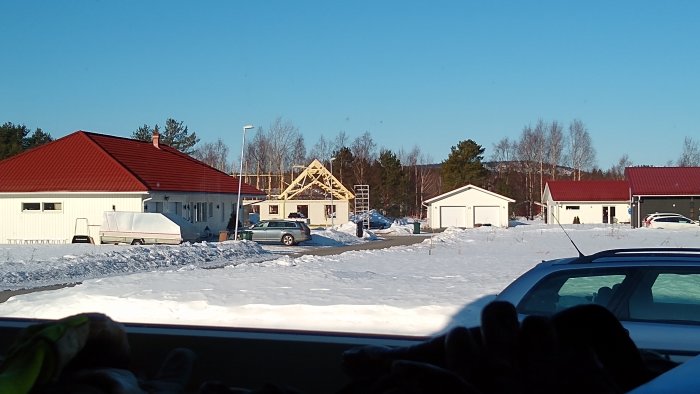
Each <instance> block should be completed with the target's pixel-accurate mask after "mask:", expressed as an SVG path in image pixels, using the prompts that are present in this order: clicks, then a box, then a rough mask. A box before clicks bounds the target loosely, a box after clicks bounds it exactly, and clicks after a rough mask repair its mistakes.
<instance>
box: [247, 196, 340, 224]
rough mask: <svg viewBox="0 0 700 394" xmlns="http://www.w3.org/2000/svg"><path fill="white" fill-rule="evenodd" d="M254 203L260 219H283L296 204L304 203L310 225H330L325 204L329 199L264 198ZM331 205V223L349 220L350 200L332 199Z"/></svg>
mask: <svg viewBox="0 0 700 394" xmlns="http://www.w3.org/2000/svg"><path fill="white" fill-rule="evenodd" d="M256 205H258V206H259V207H260V220H268V219H283V218H286V217H287V216H289V214H290V213H291V212H296V211H297V206H298V205H306V206H307V207H308V212H309V216H308V217H309V221H310V223H309V224H310V225H311V226H330V225H331V217H330V216H328V215H326V206H327V205H331V200H266V201H261V202H259V203H257V204H256ZM271 205H276V206H277V214H271V213H270V206H271ZM333 205H334V206H335V218H334V219H333V220H332V222H333V224H344V223H347V222H348V221H349V220H350V202H349V201H345V200H333Z"/></svg>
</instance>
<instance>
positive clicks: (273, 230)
mask: <svg viewBox="0 0 700 394" xmlns="http://www.w3.org/2000/svg"><path fill="white" fill-rule="evenodd" d="M283 230H284V222H282V221H274V222H270V223H268V228H267V231H266V232H265V241H269V242H279V240H280V239H282V231H283Z"/></svg>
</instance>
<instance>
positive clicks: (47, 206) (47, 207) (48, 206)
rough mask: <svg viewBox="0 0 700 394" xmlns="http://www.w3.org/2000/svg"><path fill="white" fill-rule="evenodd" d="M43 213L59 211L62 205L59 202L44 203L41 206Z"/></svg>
mask: <svg viewBox="0 0 700 394" xmlns="http://www.w3.org/2000/svg"><path fill="white" fill-rule="evenodd" d="M42 205H43V210H44V211H61V210H63V203H60V202H45V203H43V204H42Z"/></svg>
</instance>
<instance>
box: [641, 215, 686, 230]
mask: <svg viewBox="0 0 700 394" xmlns="http://www.w3.org/2000/svg"><path fill="white" fill-rule="evenodd" d="M667 216H683V215H681V214H680V213H672V212H655V213H650V214H649V215H647V216H645V217H644V227H649V223H651V221H652V220H653V219H656V218H658V217H667Z"/></svg>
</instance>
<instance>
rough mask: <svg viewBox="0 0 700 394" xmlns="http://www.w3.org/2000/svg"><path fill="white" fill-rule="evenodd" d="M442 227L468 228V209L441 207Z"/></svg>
mask: <svg viewBox="0 0 700 394" xmlns="http://www.w3.org/2000/svg"><path fill="white" fill-rule="evenodd" d="M440 227H467V207H440Z"/></svg>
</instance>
